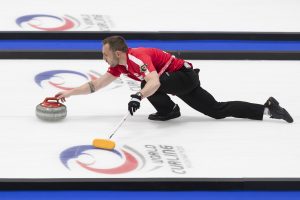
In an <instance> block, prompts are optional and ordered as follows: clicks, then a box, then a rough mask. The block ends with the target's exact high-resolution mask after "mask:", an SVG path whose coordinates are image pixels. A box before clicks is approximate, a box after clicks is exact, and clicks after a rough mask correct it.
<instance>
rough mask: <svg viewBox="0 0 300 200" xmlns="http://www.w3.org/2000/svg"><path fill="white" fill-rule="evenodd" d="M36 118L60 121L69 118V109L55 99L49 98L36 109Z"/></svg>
mask: <svg viewBox="0 0 300 200" xmlns="http://www.w3.org/2000/svg"><path fill="white" fill-rule="evenodd" d="M35 114H36V116H37V117H38V118H39V119H41V120H45V121H59V120H62V119H64V118H66V116H67V107H66V106H65V105H64V104H62V103H59V100H58V99H57V98H55V97H48V98H46V99H45V100H44V101H43V102H42V103H40V104H38V105H37V106H36V109H35Z"/></svg>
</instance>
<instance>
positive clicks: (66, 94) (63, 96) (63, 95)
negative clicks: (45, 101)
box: [55, 90, 72, 102]
mask: <svg viewBox="0 0 300 200" xmlns="http://www.w3.org/2000/svg"><path fill="white" fill-rule="evenodd" d="M71 95H72V94H71V91H70V90H67V91H62V92H59V93H57V94H56V95H55V98H57V99H58V100H61V102H66V98H68V97H70V96H71Z"/></svg>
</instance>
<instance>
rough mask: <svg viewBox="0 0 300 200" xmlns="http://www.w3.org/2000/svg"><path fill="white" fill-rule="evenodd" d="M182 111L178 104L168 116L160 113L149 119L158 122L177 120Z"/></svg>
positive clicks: (150, 116)
mask: <svg viewBox="0 0 300 200" xmlns="http://www.w3.org/2000/svg"><path fill="white" fill-rule="evenodd" d="M180 115H181V114H180V109H179V106H178V105H177V104H175V106H174V108H173V110H172V111H171V112H169V113H167V114H161V113H159V112H157V113H154V114H151V115H149V117H148V119H150V120H156V121H167V120H170V119H175V118H177V117H180Z"/></svg>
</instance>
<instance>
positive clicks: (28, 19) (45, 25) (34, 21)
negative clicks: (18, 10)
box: [16, 14, 80, 31]
mask: <svg viewBox="0 0 300 200" xmlns="http://www.w3.org/2000/svg"><path fill="white" fill-rule="evenodd" d="M16 23H17V24H18V25H19V26H20V27H22V28H25V29H26V28H31V29H32V28H33V29H37V30H42V31H66V30H70V29H74V28H75V27H79V26H80V22H79V21H78V20H77V19H75V18H74V17H71V16H69V15H65V16H63V17H57V16H53V15H44V14H37V15H25V16H21V17H19V18H17V19H16Z"/></svg>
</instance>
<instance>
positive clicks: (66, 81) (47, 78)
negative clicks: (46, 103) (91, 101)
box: [34, 70, 123, 90]
mask: <svg viewBox="0 0 300 200" xmlns="http://www.w3.org/2000/svg"><path fill="white" fill-rule="evenodd" d="M101 76H102V74H100V73H98V72H96V71H93V70H90V71H89V72H88V73H81V72H78V71H73V70H50V71H44V72H41V73H39V74H37V75H36V76H35V77H34V81H35V83H36V84H37V85H38V86H39V87H41V88H43V87H44V86H46V85H50V86H52V87H54V88H57V89H59V90H72V89H73V88H75V87H78V86H80V85H82V84H83V83H86V82H87V81H90V80H95V79H97V78H99V77H101ZM122 84H123V82H122V81H121V80H118V79H117V80H115V81H114V82H113V84H112V85H111V86H110V87H108V88H109V89H116V88H119V87H121V86H122Z"/></svg>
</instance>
